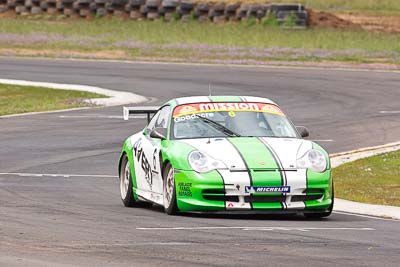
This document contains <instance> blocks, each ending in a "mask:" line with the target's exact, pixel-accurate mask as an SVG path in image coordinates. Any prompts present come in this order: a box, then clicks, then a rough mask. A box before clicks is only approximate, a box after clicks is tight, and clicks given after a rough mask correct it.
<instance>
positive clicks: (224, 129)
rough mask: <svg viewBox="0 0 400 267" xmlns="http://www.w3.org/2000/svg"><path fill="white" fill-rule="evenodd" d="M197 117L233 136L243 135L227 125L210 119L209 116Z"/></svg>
mask: <svg viewBox="0 0 400 267" xmlns="http://www.w3.org/2000/svg"><path fill="white" fill-rule="evenodd" d="M196 117H197V118H199V119H201V120H202V121H203V122H205V123H208V124H210V126H211V127H213V128H215V129H217V130H219V131H220V132H222V133H224V134H226V135H229V136H231V137H233V136H235V137H240V136H241V135H240V134H238V133H235V132H234V131H232V130H231V129H229V128H227V127H225V126H224V125H222V124H220V123H218V122H215V121H213V120H210V119H209V118H205V117H201V116H198V115H197V116H196Z"/></svg>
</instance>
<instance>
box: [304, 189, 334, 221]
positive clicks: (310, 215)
mask: <svg viewBox="0 0 400 267" xmlns="http://www.w3.org/2000/svg"><path fill="white" fill-rule="evenodd" d="M334 200H335V191H334V188H333V185H332V203H331V205H330V206H329V208H328V210H327V211H325V212H318V213H305V214H304V216H305V217H306V218H310V219H319V218H324V217H328V216H329V215H331V213H332V211H333V203H334Z"/></svg>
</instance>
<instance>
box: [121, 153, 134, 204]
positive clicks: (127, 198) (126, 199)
mask: <svg viewBox="0 0 400 267" xmlns="http://www.w3.org/2000/svg"><path fill="white" fill-rule="evenodd" d="M127 165H128V166H127ZM127 168H128V170H129V172H128V173H127V171H128V170H127ZM126 176H129V177H128V179H129V183H128V188H127V189H126V194H124V193H123V189H122V183H123V181H122V179H125V178H126ZM119 183H120V195H121V200H122V203H124V206H125V207H135V206H136V204H137V201H136V200H135V198H134V196H133V189H132V187H133V185H132V175H131V172H130V168H129V159H128V157H127V156H126V155H124V156H123V157H122V160H121V168H120V170H119Z"/></svg>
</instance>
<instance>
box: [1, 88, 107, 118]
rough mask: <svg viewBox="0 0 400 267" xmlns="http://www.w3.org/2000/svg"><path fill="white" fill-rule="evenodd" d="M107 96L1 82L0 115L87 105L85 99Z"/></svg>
mask: <svg viewBox="0 0 400 267" xmlns="http://www.w3.org/2000/svg"><path fill="white" fill-rule="evenodd" d="M100 97H101V98H103V97H106V96H103V95H99V94H94V93H89V92H82V91H69V90H58V89H50V88H44V87H33V86H17V85H8V84H0V116H1V115H10V114H18V113H26V112H36V111H49V110H60V109H67V108H77V107H87V106H89V104H87V103H84V102H83V100H84V99H88V98H100Z"/></svg>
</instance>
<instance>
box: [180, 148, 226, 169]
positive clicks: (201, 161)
mask: <svg viewBox="0 0 400 267" xmlns="http://www.w3.org/2000/svg"><path fill="white" fill-rule="evenodd" d="M188 161H189V164H190V166H191V167H192V169H193V170H194V171H196V172H200V173H204V172H209V171H212V170H215V169H227V167H226V165H225V164H224V163H223V162H222V161H220V160H217V159H214V158H212V157H211V156H209V155H207V154H205V153H203V152H200V151H197V150H196V151H193V152H191V153H190V154H189V157H188Z"/></svg>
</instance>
